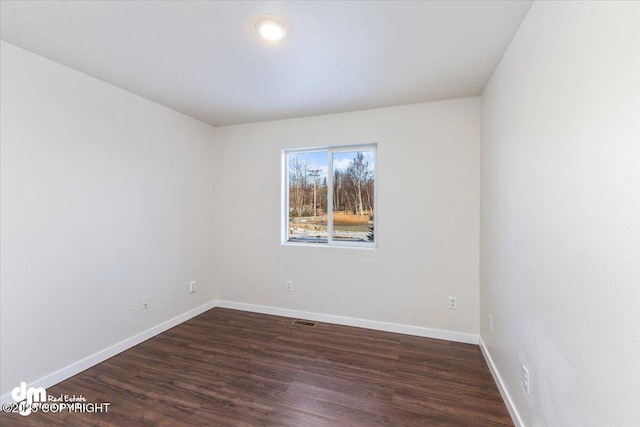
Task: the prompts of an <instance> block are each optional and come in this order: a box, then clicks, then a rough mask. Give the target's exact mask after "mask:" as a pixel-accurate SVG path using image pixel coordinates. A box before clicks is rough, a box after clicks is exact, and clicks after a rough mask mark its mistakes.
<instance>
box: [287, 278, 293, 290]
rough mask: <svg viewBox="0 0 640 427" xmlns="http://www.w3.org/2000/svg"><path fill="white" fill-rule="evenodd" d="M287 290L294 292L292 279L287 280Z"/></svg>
mask: <svg viewBox="0 0 640 427" xmlns="http://www.w3.org/2000/svg"><path fill="white" fill-rule="evenodd" d="M287 292H293V282H292V281H291V280H287Z"/></svg>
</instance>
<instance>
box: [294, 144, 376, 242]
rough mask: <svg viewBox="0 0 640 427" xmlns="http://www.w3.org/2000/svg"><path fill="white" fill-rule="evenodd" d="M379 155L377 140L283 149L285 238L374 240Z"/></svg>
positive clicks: (305, 240)
mask: <svg viewBox="0 0 640 427" xmlns="http://www.w3.org/2000/svg"><path fill="white" fill-rule="evenodd" d="M375 159H376V152H375V145H373V146H372V145H368V146H361V147H360V146H356V147H347V148H342V147H331V148H327V149H324V150H313V151H311V150H309V151H305V150H295V151H293V150H292V151H289V152H285V167H286V183H285V185H286V189H285V194H286V198H287V199H286V214H287V218H286V227H287V229H286V239H285V241H286V242H292V243H320V244H339V245H343V246H344V245H345V244H347V245H348V244H349V243H352V244H353V246H372V245H375V231H374V218H375V161H376V160H375Z"/></svg>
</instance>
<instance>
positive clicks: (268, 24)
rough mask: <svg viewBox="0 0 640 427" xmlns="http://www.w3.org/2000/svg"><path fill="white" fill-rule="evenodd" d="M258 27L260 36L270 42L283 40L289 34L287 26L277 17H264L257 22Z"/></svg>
mask: <svg viewBox="0 0 640 427" xmlns="http://www.w3.org/2000/svg"><path fill="white" fill-rule="evenodd" d="M256 28H257V29H258V33H260V36H262V38H263V39H265V40H268V41H270V42H277V41H278V40H282V39H283V38H284V37H285V36H286V35H287V27H285V25H284V24H283V23H282V22H280V21H276V20H275V19H262V20H260V21H258V22H257V23H256Z"/></svg>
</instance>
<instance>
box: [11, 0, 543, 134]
mask: <svg viewBox="0 0 640 427" xmlns="http://www.w3.org/2000/svg"><path fill="white" fill-rule="evenodd" d="M0 4H1V6H0V7H1V10H0V16H1V37H2V40H4V41H6V42H8V43H11V44H14V45H16V46H19V47H21V48H24V49H26V50H29V51H31V52H34V53H36V54H38V55H42V56H44V57H46V58H49V59H51V60H54V61H56V62H59V63H61V64H64V65H66V66H68V67H71V68H73V69H75V70H78V71H80V72H83V73H86V74H88V75H90V76H94V77H96V78H98V79H100V80H103V81H105V82H108V83H111V84H113V85H115V86H118V87H121V88H123V89H125V90H128V91H130V92H133V93H135V94H138V95H140V96H143V97H145V98H148V99H150V100H152V101H155V102H157V103H160V104H163V105H166V106H167V107H170V108H172V109H174V110H177V111H180V112H182V113H184V114H187V115H189V116H191V117H194V118H196V119H199V120H202V121H204V122H207V123H210V124H212V125H214V126H225V125H232V124H240V123H249V122H259V121H265V120H276V119H283V118H291V117H301V116H310V115H316V114H325V113H336V112H345V111H354V110H363V109H369V108H377V107H386V106H392V105H401V104H410V103H417V102H426V101H434V100H439V99H448V98H458V97H466V96H477V95H480V94H481V92H482V90H483V88H484V86H485V85H486V83H487V81H488V80H489V78H490V77H491V73H492V72H493V70H494V69H495V67H496V66H497V64H498V62H499V61H500V58H501V57H502V55H503V53H504V51H505V50H506V48H507V46H508V44H509V42H510V41H511V39H512V38H513V36H514V34H515V32H516V31H517V29H518V26H519V25H520V23H521V22H522V20H523V19H524V16H525V14H526V13H527V10H528V9H529V7H530V6H531V1H528V0H527V1H505V0H498V1H482V0H479V1H422V2H420V1H411V2H409V1H407V2H404V1H366V2H365V1H215V2H214V1H6V0H2V2H1V3H0ZM265 14H273V15H276V16H278V17H280V18H281V19H283V20H284V21H285V22H286V23H287V24H288V26H289V37H288V38H287V39H285V40H284V41H283V42H281V43H279V44H274V45H269V44H266V43H263V42H261V41H260V40H258V38H257V36H256V35H255V21H256V20H257V18H259V17H261V16H264V15H265Z"/></svg>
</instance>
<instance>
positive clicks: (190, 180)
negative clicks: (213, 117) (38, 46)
mask: <svg viewBox="0 0 640 427" xmlns="http://www.w3.org/2000/svg"><path fill="white" fill-rule="evenodd" d="M0 48H1V61H0V62H1V64H2V69H1V73H2V74H1V75H2V79H1V84H2V86H1V92H2V104H1V111H2V116H1V120H2V131H1V132H2V133H1V144H2V145H1V150H2V152H1V154H2V163H1V170H2V176H1V183H2V184H1V185H2V188H1V194H2V199H1V205H2V210H1V217H2V226H1V232H2V241H1V251H2V252H1V253H2V260H1V262H2V273H1V278H0V279H1V283H2V286H1V288H0V289H1V291H0V292H1V293H0V298H1V306H0V313H1V319H0V325H1V334H0V335H1V341H0V346H1V348H2V358H1V373H0V377H1V381H2V382H1V387H0V394H2V395H4V394H5V393H7V392H9V391H10V390H11V388H13V387H15V386H16V385H18V383H19V381H33V380H36V379H38V378H40V377H42V376H45V375H48V374H50V373H52V372H53V371H56V370H58V369H61V368H64V367H65V366H67V365H69V364H72V363H74V362H77V361H78V360H80V359H82V358H84V357H87V356H89V355H91V354H93V353H95V352H97V351H99V350H102V349H104V348H106V347H108V346H111V345H113V344H115V343H117V342H119V341H121V340H124V339H127V338H129V337H131V336H133V335H135V334H137V333H139V332H141V331H144V330H146V329H149V328H151V327H152V326H154V325H157V324H159V323H161V322H163V321H166V320H167V319H170V318H172V317H174V316H176V315H178V314H180V313H184V312H186V311H188V310H190V309H192V308H194V307H196V306H199V305H201V304H203V303H204V302H206V301H209V300H211V299H212V298H213V282H212V274H213V273H212V272H213V270H214V269H215V258H214V256H213V239H212V227H213V223H214V218H215V216H214V211H215V206H216V205H215V203H214V195H215V188H214V178H215V176H214V174H215V168H214V147H215V145H214V144H213V143H212V138H213V132H214V131H215V130H214V129H213V128H211V127H210V126H208V125H205V124H202V123H200V122H198V121H196V120H193V119H191V118H188V117H186V116H183V115H181V114H178V113H176V112H173V111H171V110H169V109H167V108H164V107H161V106H159V105H157V104H154V103H152V102H150V101H147V100H145V99H142V98H140V97H138V96H135V95H132V94H130V93H128V92H125V91H123V90H120V89H117V88H115V87H113V86H110V85H107V84H105V83H103V82H100V81H98V80H95V79H93V78H90V77H88V76H86V75H84V74H80V73H78V72H76V71H73V70H70V69H68V68H65V67H63V66H61V65H59V64H56V63H53V62H51V61H48V60H46V59H44V58H41V57H39V56H36V55H33V54H31V53H28V52H26V51H24V50H21V49H18V48H16V47H14V46H12V45H9V44H6V43H4V42H3V43H2V44H1V46H0ZM191 279H194V280H198V281H199V284H200V287H199V292H198V293H196V294H193V295H189V294H188V293H187V283H188V281H189V280H191ZM145 295H146V296H149V298H150V302H151V306H150V308H149V309H148V310H145V311H141V310H140V304H141V298H142V296H145Z"/></svg>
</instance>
